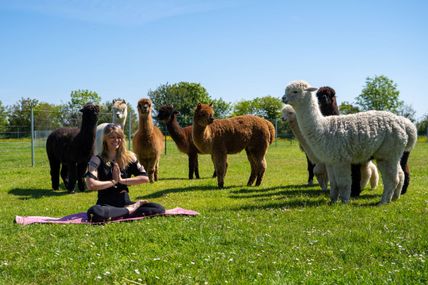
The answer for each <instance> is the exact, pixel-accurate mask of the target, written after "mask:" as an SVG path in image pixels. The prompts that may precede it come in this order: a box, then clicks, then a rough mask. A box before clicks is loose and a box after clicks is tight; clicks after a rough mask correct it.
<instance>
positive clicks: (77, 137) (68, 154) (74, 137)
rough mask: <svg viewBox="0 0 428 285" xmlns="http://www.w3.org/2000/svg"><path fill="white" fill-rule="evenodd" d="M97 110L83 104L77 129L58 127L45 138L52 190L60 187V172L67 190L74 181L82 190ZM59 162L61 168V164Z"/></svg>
mask: <svg viewBox="0 0 428 285" xmlns="http://www.w3.org/2000/svg"><path fill="white" fill-rule="evenodd" d="M99 111H100V109H99V107H98V106H96V105H93V104H90V103H88V104H86V105H85V106H83V108H82V109H81V110H80V112H82V113H83V115H82V125H81V127H80V129H78V128H59V129H56V130H55V131H53V132H52V133H51V134H50V135H49V136H48V138H47V141H46V152H47V155H48V159H49V165H50V174H51V182H52V189H53V190H58V189H59V175H60V168H61V178H62V180H63V182H64V185H65V187H66V188H67V190H68V191H69V192H73V191H74V187H75V185H76V180H77V184H78V187H79V190H80V191H83V190H85V186H84V185H85V184H84V181H83V175H84V173H85V170H86V166H87V164H88V161H89V159H90V158H91V156H92V154H93V151H94V141H95V130H96V127H97V120H98V113H99ZM61 164H62V167H61Z"/></svg>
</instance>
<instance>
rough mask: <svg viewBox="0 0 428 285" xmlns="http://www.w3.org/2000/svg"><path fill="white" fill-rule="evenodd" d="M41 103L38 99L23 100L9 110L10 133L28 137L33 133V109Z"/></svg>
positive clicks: (8, 129)
mask: <svg viewBox="0 0 428 285" xmlns="http://www.w3.org/2000/svg"><path fill="white" fill-rule="evenodd" d="M38 103H39V101H38V100H36V99H30V98H21V99H20V100H19V101H18V102H17V103H16V104H14V105H12V106H10V107H9V108H8V113H9V117H8V119H9V125H8V128H7V131H8V132H10V133H22V132H24V133H25V134H26V135H28V134H30V131H31V108H33V107H35V106H36V105H37V104H38Z"/></svg>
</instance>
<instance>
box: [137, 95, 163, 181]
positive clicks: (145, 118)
mask: <svg viewBox="0 0 428 285" xmlns="http://www.w3.org/2000/svg"><path fill="white" fill-rule="evenodd" d="M137 109H138V117H139V120H138V130H137V131H136V132H135V134H134V138H133V140H132V148H133V150H134V152H135V154H136V155H137V158H138V160H139V161H140V163H141V164H142V165H143V166H144V168H145V169H146V171H147V174H148V176H149V179H150V182H152V183H153V182H154V181H157V180H158V171H159V161H160V157H161V154H162V152H163V150H164V147H165V141H164V140H165V138H164V135H163V134H162V132H161V130H160V129H159V128H158V127H156V126H155V125H154V124H153V118H152V101H151V100H150V99H147V98H143V99H141V100H139V101H138V106H137Z"/></svg>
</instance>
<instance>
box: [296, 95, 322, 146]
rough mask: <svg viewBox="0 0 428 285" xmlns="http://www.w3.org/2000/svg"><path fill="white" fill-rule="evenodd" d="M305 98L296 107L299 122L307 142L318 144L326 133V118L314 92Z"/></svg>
mask: <svg viewBox="0 0 428 285" xmlns="http://www.w3.org/2000/svg"><path fill="white" fill-rule="evenodd" d="M304 100H305V101H304V102H302V103H300V104H298V105H297V106H296V107H295V109H296V117H297V122H298V125H299V129H300V131H301V133H302V135H303V137H305V139H306V142H307V143H308V144H309V145H314V144H315V145H316V144H317V143H318V141H319V139H320V138H321V137H322V136H323V135H324V132H323V130H324V125H325V118H324V117H323V115H322V114H321V111H320V108H319V106H318V100H317V99H316V97H315V96H314V95H313V94H311V95H310V96H306V97H305V98H304Z"/></svg>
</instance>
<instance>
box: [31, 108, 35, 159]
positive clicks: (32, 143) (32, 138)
mask: <svg viewBox="0 0 428 285" xmlns="http://www.w3.org/2000/svg"><path fill="white" fill-rule="evenodd" d="M35 164H36V163H35V158H34V109H33V106H31V166H32V167H34V166H35Z"/></svg>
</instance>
